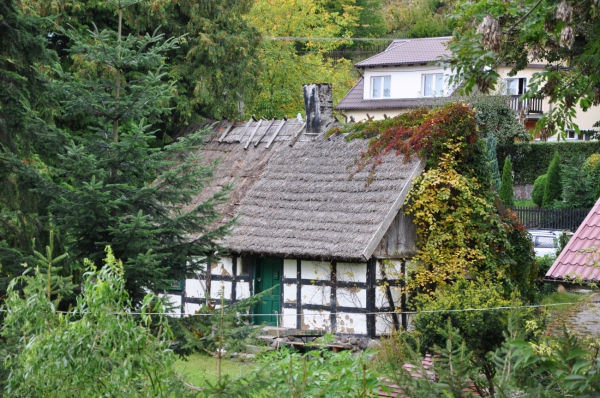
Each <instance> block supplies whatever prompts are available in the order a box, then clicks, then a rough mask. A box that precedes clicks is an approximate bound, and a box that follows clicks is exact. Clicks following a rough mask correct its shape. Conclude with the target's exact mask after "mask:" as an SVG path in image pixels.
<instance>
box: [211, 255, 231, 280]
mask: <svg viewBox="0 0 600 398" xmlns="http://www.w3.org/2000/svg"><path fill="white" fill-rule="evenodd" d="M210 272H211V274H213V275H222V276H233V260H232V259H231V257H223V258H221V259H220V260H219V261H218V262H217V263H215V264H211V270H210Z"/></svg>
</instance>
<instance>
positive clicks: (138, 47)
mask: <svg viewBox="0 0 600 398" xmlns="http://www.w3.org/2000/svg"><path fill="white" fill-rule="evenodd" d="M67 33H68V34H69V35H70V40H71V41H70V50H69V51H70V53H71V55H72V61H73V63H75V64H78V65H81V66H82V67H84V66H85V68H84V69H82V70H78V71H77V72H76V73H71V72H67V71H64V70H62V69H60V68H58V69H57V71H56V75H55V76H54V80H53V81H52V82H51V84H50V86H49V89H50V90H51V91H52V92H53V93H54V96H55V98H57V99H58V100H59V101H60V104H61V112H60V114H58V115H56V117H55V120H58V121H59V122H60V123H61V124H63V125H65V126H69V127H68V130H67V132H68V134H69V135H70V136H71V140H70V142H69V143H68V144H67V145H66V146H64V147H63V146H62V145H61V144H60V143H59V142H57V145H58V146H57V148H56V150H57V151H58V154H59V155H58V161H57V162H56V164H55V165H54V167H52V168H51V172H50V173H49V174H50V176H49V178H41V176H38V178H37V192H40V193H41V194H43V195H45V197H46V198H47V200H48V201H49V202H50V204H49V210H50V212H51V222H52V223H53V224H54V225H56V227H57V229H58V231H59V232H60V237H61V240H62V242H63V244H64V245H65V246H66V247H67V250H68V251H69V253H70V254H71V255H72V261H81V260H82V259H83V258H89V259H90V260H91V261H92V262H94V263H95V264H96V266H98V267H101V266H102V258H103V257H104V256H103V251H102V247H104V246H105V245H110V246H111V247H112V249H113V250H114V254H115V256H116V257H117V258H119V259H121V260H122V261H123V264H124V270H125V279H126V286H127V290H128V292H130V294H131V298H132V300H133V301H134V302H135V303H136V304H137V303H139V302H140V301H141V299H142V297H143V296H144V295H145V291H146V289H150V290H151V291H157V290H159V289H162V288H165V287H166V286H167V285H168V283H169V281H170V280H172V279H179V278H181V277H184V276H185V275H187V274H188V273H189V272H190V271H192V270H197V269H201V268H202V264H201V262H200V261H199V260H194V261H190V258H192V257H194V256H196V258H204V259H205V258H206V255H207V254H211V253H212V252H213V251H214V250H218V248H219V246H218V244H216V243H215V241H216V240H217V239H218V238H220V237H222V236H223V235H224V234H225V233H226V231H227V228H228V225H227V224H226V225H224V226H222V227H219V228H216V229H210V228H209V227H208V226H209V225H211V224H212V223H213V222H214V221H215V220H216V219H217V217H218V213H217V211H216V210H215V206H217V205H218V204H220V203H222V202H223V201H224V200H225V193H226V192H224V191H221V192H217V193H216V194H215V195H213V196H212V197H209V198H207V199H208V200H207V201H204V202H201V203H199V204H194V203H195V200H196V198H197V196H198V195H199V194H200V192H201V190H202V187H203V186H204V185H205V184H206V182H207V181H208V180H209V179H210V178H211V176H212V175H211V169H210V168H209V167H205V166H202V165H200V164H199V158H198V155H197V153H198V148H199V147H200V145H201V144H202V139H203V134H204V133H203V132H198V133H195V134H191V135H188V136H186V137H182V138H180V139H178V140H177V141H176V142H174V143H172V144H170V145H167V146H165V147H164V148H162V149H158V148H154V147H153V146H152V143H153V142H154V139H155V137H154V133H153V131H152V129H151V125H150V124H149V123H150V122H151V121H153V120H156V119H157V118H159V117H160V115H162V114H164V113H165V112H167V110H168V108H167V104H168V101H169V98H170V95H169V94H170V92H171V88H172V84H170V83H169V82H168V81H166V74H165V72H164V71H163V69H162V68H163V66H164V62H165V53H167V52H169V51H174V50H175V49H177V40H175V39H170V40H165V39H164V36H163V35H162V34H159V33H157V32H153V33H152V34H146V35H144V36H137V35H133V34H131V35H127V36H125V37H120V36H119V34H118V33H115V32H114V31H112V30H109V29H104V30H98V29H93V30H91V31H89V32H87V33H86V34H79V33H78V32H77V31H75V30H71V31H69V32H67Z"/></svg>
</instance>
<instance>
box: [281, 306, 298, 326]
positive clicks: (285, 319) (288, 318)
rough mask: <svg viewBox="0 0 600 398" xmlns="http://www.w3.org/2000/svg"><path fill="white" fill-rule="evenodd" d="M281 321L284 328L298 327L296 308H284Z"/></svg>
mask: <svg viewBox="0 0 600 398" xmlns="http://www.w3.org/2000/svg"><path fill="white" fill-rule="evenodd" d="M280 323H281V326H283V327H284V328H292V329H296V310H295V309H293V308H284V309H283V311H282V314H281V321H280Z"/></svg>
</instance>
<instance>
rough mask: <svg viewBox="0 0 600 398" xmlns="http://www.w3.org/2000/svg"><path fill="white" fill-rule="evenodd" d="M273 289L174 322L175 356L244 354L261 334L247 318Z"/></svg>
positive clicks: (249, 317)
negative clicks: (257, 335)
mask: <svg viewBox="0 0 600 398" xmlns="http://www.w3.org/2000/svg"><path fill="white" fill-rule="evenodd" d="M273 289H275V287H273V288H271V289H267V290H264V291H262V292H260V293H257V294H254V295H252V296H250V297H248V298H246V299H243V300H240V301H236V302H235V303H232V304H229V305H227V306H225V305H224V304H223V303H221V306H220V308H214V307H212V306H210V305H203V306H202V307H201V308H200V310H199V311H198V315H199V316H189V317H184V318H181V319H177V320H174V321H173V322H172V328H173V333H174V335H175V337H176V340H177V341H176V342H175V346H174V350H175V352H176V353H177V354H179V355H182V356H185V355H189V354H191V353H193V352H200V353H203V354H209V355H214V354H215V353H218V352H220V349H224V350H226V351H227V352H238V351H242V350H243V348H245V347H244V344H245V343H246V342H247V339H249V338H251V337H253V336H254V335H256V333H258V331H259V329H257V328H256V326H255V325H253V324H252V322H250V321H251V317H252V316H251V315H244V314H249V313H250V310H251V309H252V308H254V306H255V305H256V304H257V303H259V302H260V301H262V299H263V298H264V297H265V296H268V295H269V294H271V292H272V290H273ZM216 325H218V328H217V331H215V327H216Z"/></svg>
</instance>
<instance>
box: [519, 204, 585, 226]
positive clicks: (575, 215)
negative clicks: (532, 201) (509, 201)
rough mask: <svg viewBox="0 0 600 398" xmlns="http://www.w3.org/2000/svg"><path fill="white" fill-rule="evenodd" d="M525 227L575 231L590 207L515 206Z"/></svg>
mask: <svg viewBox="0 0 600 398" xmlns="http://www.w3.org/2000/svg"><path fill="white" fill-rule="evenodd" d="M513 210H514V211H515V212H516V213H517V215H518V216H519V219H520V220H521V222H522V223H523V224H524V225H525V228H527V229H562V230H565V229H566V230H569V231H571V232H575V231H576V230H577V228H579V225H580V224H581V223H582V222H583V220H584V219H585V216H587V214H588V213H589V212H590V209H540V208H539V207H515V208H514V209H513Z"/></svg>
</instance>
